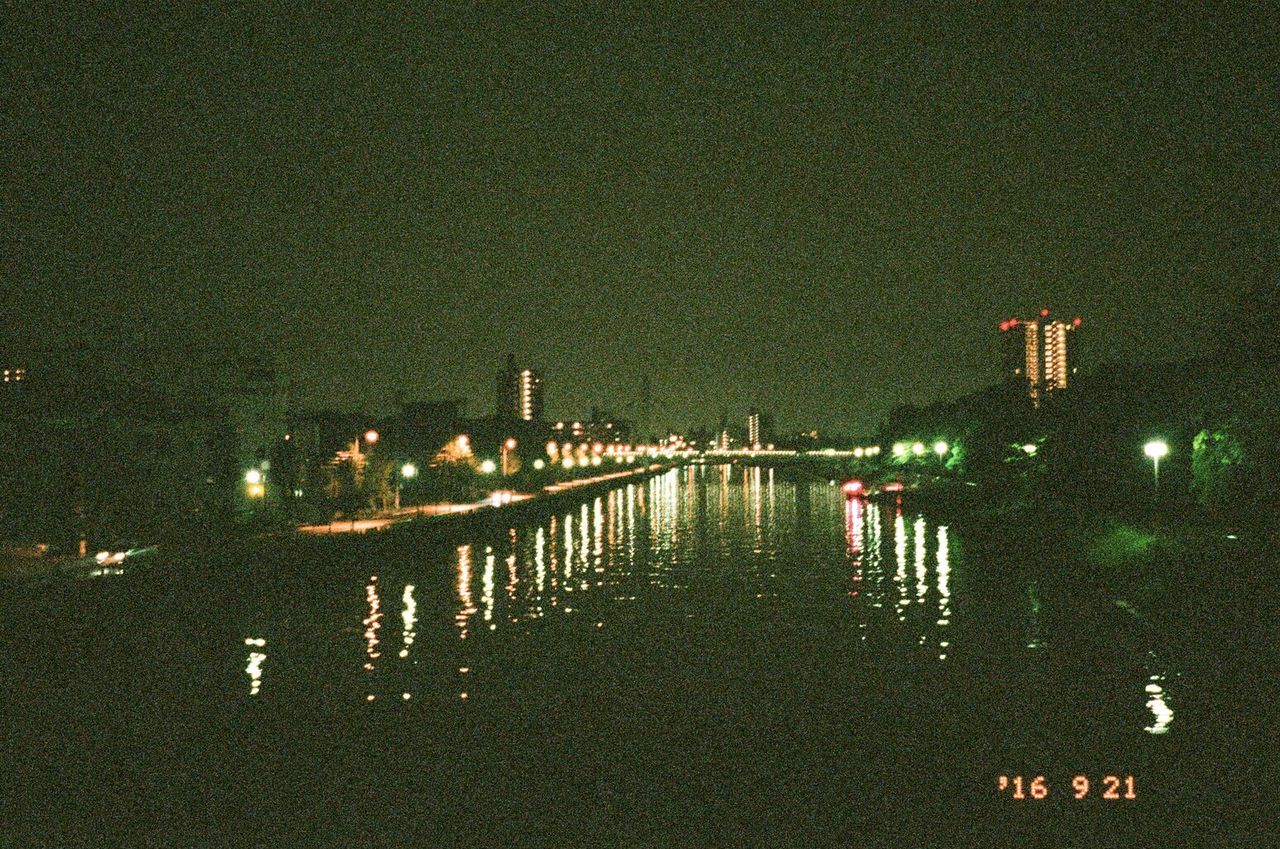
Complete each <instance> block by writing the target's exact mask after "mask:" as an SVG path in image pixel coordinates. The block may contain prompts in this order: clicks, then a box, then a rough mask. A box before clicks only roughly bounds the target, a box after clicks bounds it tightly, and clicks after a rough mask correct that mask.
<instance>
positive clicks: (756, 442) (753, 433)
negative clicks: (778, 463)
mask: <svg viewBox="0 0 1280 849" xmlns="http://www.w3.org/2000/svg"><path fill="white" fill-rule="evenodd" d="M747 447H748V448H752V449H755V450H759V449H760V412H759V411H758V410H751V411H750V412H748V413H747Z"/></svg>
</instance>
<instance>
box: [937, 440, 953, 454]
mask: <svg viewBox="0 0 1280 849" xmlns="http://www.w3.org/2000/svg"><path fill="white" fill-rule="evenodd" d="M950 447H951V446H949V445H947V443H945V442H943V441H942V440H941V439H939V440H938V441H937V442H935V443H933V453H934V454H937V455H938V456H939V457H941V456H942V455H943V454H946V453H947V449H949V448H950Z"/></svg>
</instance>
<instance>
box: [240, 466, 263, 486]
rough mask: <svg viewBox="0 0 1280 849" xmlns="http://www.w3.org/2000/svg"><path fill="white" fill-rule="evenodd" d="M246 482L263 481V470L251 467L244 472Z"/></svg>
mask: <svg viewBox="0 0 1280 849" xmlns="http://www.w3.org/2000/svg"><path fill="white" fill-rule="evenodd" d="M244 480H245V483H262V472H260V471H258V470H257V469H250V470H249V471H247V472H245V473H244Z"/></svg>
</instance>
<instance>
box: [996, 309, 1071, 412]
mask: <svg viewBox="0 0 1280 849" xmlns="http://www.w3.org/2000/svg"><path fill="white" fill-rule="evenodd" d="M1080 325H1081V320H1080V318H1079V316H1077V317H1076V318H1073V319H1071V321H1063V320H1061V319H1056V318H1053V317H1051V316H1050V315H1049V311H1048V310H1047V309H1045V310H1040V314H1039V315H1038V316H1036V317H1035V318H1010V319H1006V320H1005V321H1002V322H1000V332H1001V333H1002V334H1004V337H1003V339H1004V341H1003V343H1002V348H1003V357H1002V358H1003V371H1004V374H1005V376H1006V377H1011V378H1015V379H1017V381H1018V382H1019V385H1023V386H1025V388H1026V393H1027V397H1028V398H1030V399H1031V403H1032V405H1033V406H1035V407H1039V406H1040V403H1041V401H1043V400H1044V399H1045V398H1047V397H1049V396H1050V395H1052V394H1053V393H1055V392H1058V391H1060V390H1063V389H1066V388H1067V386H1068V385H1069V384H1070V383H1071V380H1072V376H1073V375H1074V374H1075V373H1076V371H1077V369H1078V364H1077V363H1076V357H1075V344H1074V336H1073V334H1074V333H1075V331H1077V330H1079V329H1080Z"/></svg>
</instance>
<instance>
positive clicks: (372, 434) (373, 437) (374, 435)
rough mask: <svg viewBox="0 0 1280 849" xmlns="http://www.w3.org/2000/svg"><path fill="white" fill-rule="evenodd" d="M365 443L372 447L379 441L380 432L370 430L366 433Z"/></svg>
mask: <svg viewBox="0 0 1280 849" xmlns="http://www.w3.org/2000/svg"><path fill="white" fill-rule="evenodd" d="M364 441H365V442H367V443H369V444H370V445H372V444H373V443H375V442H377V441H378V432H377V431H376V430H373V429H372V428H370V429H369V430H366V431H365V432H364Z"/></svg>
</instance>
